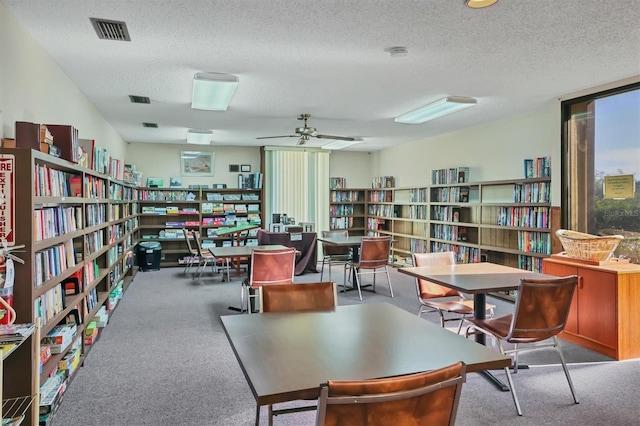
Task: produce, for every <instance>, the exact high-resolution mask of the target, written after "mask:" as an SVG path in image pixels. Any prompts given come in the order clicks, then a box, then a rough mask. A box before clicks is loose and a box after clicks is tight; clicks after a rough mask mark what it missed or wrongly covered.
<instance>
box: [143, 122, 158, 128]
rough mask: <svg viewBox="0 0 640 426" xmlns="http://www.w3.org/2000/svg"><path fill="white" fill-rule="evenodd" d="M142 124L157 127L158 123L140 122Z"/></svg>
mask: <svg viewBox="0 0 640 426" xmlns="http://www.w3.org/2000/svg"><path fill="white" fill-rule="evenodd" d="M142 125H143V126H144V127H154V128H156V129H157V128H158V123H142Z"/></svg>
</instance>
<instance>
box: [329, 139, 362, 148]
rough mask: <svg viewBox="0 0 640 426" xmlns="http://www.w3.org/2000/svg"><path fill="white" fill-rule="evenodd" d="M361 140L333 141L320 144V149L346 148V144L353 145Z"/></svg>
mask: <svg viewBox="0 0 640 426" xmlns="http://www.w3.org/2000/svg"><path fill="white" fill-rule="evenodd" d="M360 142H362V141H361V140H355V141H333V142H331V143H328V144H326V145H323V146H322V149H342V148H346V147H348V146H351V145H355V144H357V143H360Z"/></svg>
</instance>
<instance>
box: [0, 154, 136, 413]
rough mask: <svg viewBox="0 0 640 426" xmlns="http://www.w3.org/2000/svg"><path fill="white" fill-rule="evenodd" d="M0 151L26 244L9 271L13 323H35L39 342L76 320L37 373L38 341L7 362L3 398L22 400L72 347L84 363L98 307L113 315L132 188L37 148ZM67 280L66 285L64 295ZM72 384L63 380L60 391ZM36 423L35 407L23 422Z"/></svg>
mask: <svg viewBox="0 0 640 426" xmlns="http://www.w3.org/2000/svg"><path fill="white" fill-rule="evenodd" d="M0 153H2V155H3V158H13V162H14V163H13V164H14V173H15V182H19V188H17V189H16V191H15V195H14V205H15V218H16V219H15V224H14V227H15V230H14V232H15V243H16V244H17V245H24V246H25V248H24V250H23V251H21V252H20V253H19V255H20V257H21V258H22V259H24V260H25V264H24V265H20V264H16V267H15V280H16V284H15V285H14V300H13V302H14V309H15V310H16V314H17V315H16V322H19V323H25V322H36V320H39V321H40V324H41V328H40V334H41V337H42V338H44V337H45V336H46V335H47V333H49V332H50V331H51V330H53V329H54V327H56V326H57V325H59V324H64V323H67V322H68V321H70V320H72V321H73V322H74V323H76V322H77V323H76V333H75V336H74V337H73V343H72V344H70V345H68V346H67V347H66V348H63V349H62V351H61V352H60V353H58V354H55V355H54V356H52V357H51V359H50V360H49V361H48V362H47V363H46V364H44V365H43V366H42V375H40V374H39V370H40V365H39V353H38V352H37V351H35V349H34V348H35V347H36V345H37V346H38V347H39V345H38V343H39V342H32V345H31V346H32V348H31V349H30V350H29V351H24V352H21V353H22V355H21V356H19V357H16V359H15V360H14V359H13V358H12V359H11V360H10V361H9V362H11V369H10V370H9V369H5V378H4V379H5V380H4V383H5V387H4V393H5V394H6V395H7V396H17V395H28V394H29V392H30V389H29V387H30V386H32V385H34V386H36V387H40V386H42V384H43V383H45V381H46V380H47V378H48V376H49V374H50V373H52V372H54V371H56V370H57V369H58V362H59V361H60V360H62V359H63V358H64V357H65V356H66V355H67V354H68V353H69V351H70V350H71V347H72V346H73V345H74V344H75V346H76V347H78V348H79V351H80V352H79V353H80V359H83V357H84V354H86V352H87V350H88V349H89V348H88V347H87V346H85V345H84V330H85V327H86V326H87V324H89V323H90V322H91V321H92V320H94V317H95V315H96V313H97V312H98V310H99V309H100V307H101V306H104V307H105V308H106V309H107V311H111V310H112V309H113V308H114V307H115V303H116V301H117V298H116V297H115V296H116V295H119V294H120V295H121V294H122V292H123V291H124V289H126V287H127V285H128V284H129V283H130V282H131V280H132V279H133V276H134V274H135V269H134V268H133V247H134V243H135V241H136V239H137V236H136V233H137V232H138V210H137V209H138V207H137V206H138V202H137V198H138V193H137V192H138V190H137V188H134V187H132V186H131V185H127V184H124V183H122V182H118V181H115V180H113V179H111V178H110V177H109V176H107V175H104V174H100V173H97V172H94V171H92V170H89V169H86V168H84V167H80V166H78V165H76V164H74V163H72V162H70V161H67V160H64V159H61V158H56V157H53V156H51V155H48V154H45V153H42V152H39V151H36V150H32V149H22V148H16V149H1V150H0ZM72 188H73V189H72ZM29 189H30V190H29ZM66 281H70V282H71V283H72V284H70V287H69V292H68V293H67V291H65V282H66ZM75 283H77V285H75ZM34 357H35V358H36V359H34ZM76 371H77V369H76ZM72 378H73V375H71V376H68V377H67V376H65V377H64V382H65V385H67V384H68V383H69V382H71V380H72ZM37 420H38V403H37V402H36V403H34V404H33V406H32V407H31V409H30V410H29V412H28V413H27V417H26V419H25V424H37Z"/></svg>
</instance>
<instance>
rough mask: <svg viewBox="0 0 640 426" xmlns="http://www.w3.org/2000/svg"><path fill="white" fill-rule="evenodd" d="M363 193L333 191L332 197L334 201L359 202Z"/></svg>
mask: <svg viewBox="0 0 640 426" xmlns="http://www.w3.org/2000/svg"><path fill="white" fill-rule="evenodd" d="M361 194H362V192H360V191H332V192H331V193H330V197H331V198H330V199H331V202H332V203H357V202H358V201H360V196H361Z"/></svg>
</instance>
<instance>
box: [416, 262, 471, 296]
mask: <svg viewBox="0 0 640 426" xmlns="http://www.w3.org/2000/svg"><path fill="white" fill-rule="evenodd" d="M411 256H412V257H413V266H436V265H455V264H456V254H455V253H454V252H452V251H445V252H438V253H412V254H411ZM416 291H417V292H418V297H419V298H421V299H433V298H435V297H448V296H460V292H459V291H457V290H453V289H451V288H447V287H444V286H441V285H439V284H436V283H433V282H431V281H427V280H419V279H417V278H416Z"/></svg>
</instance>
